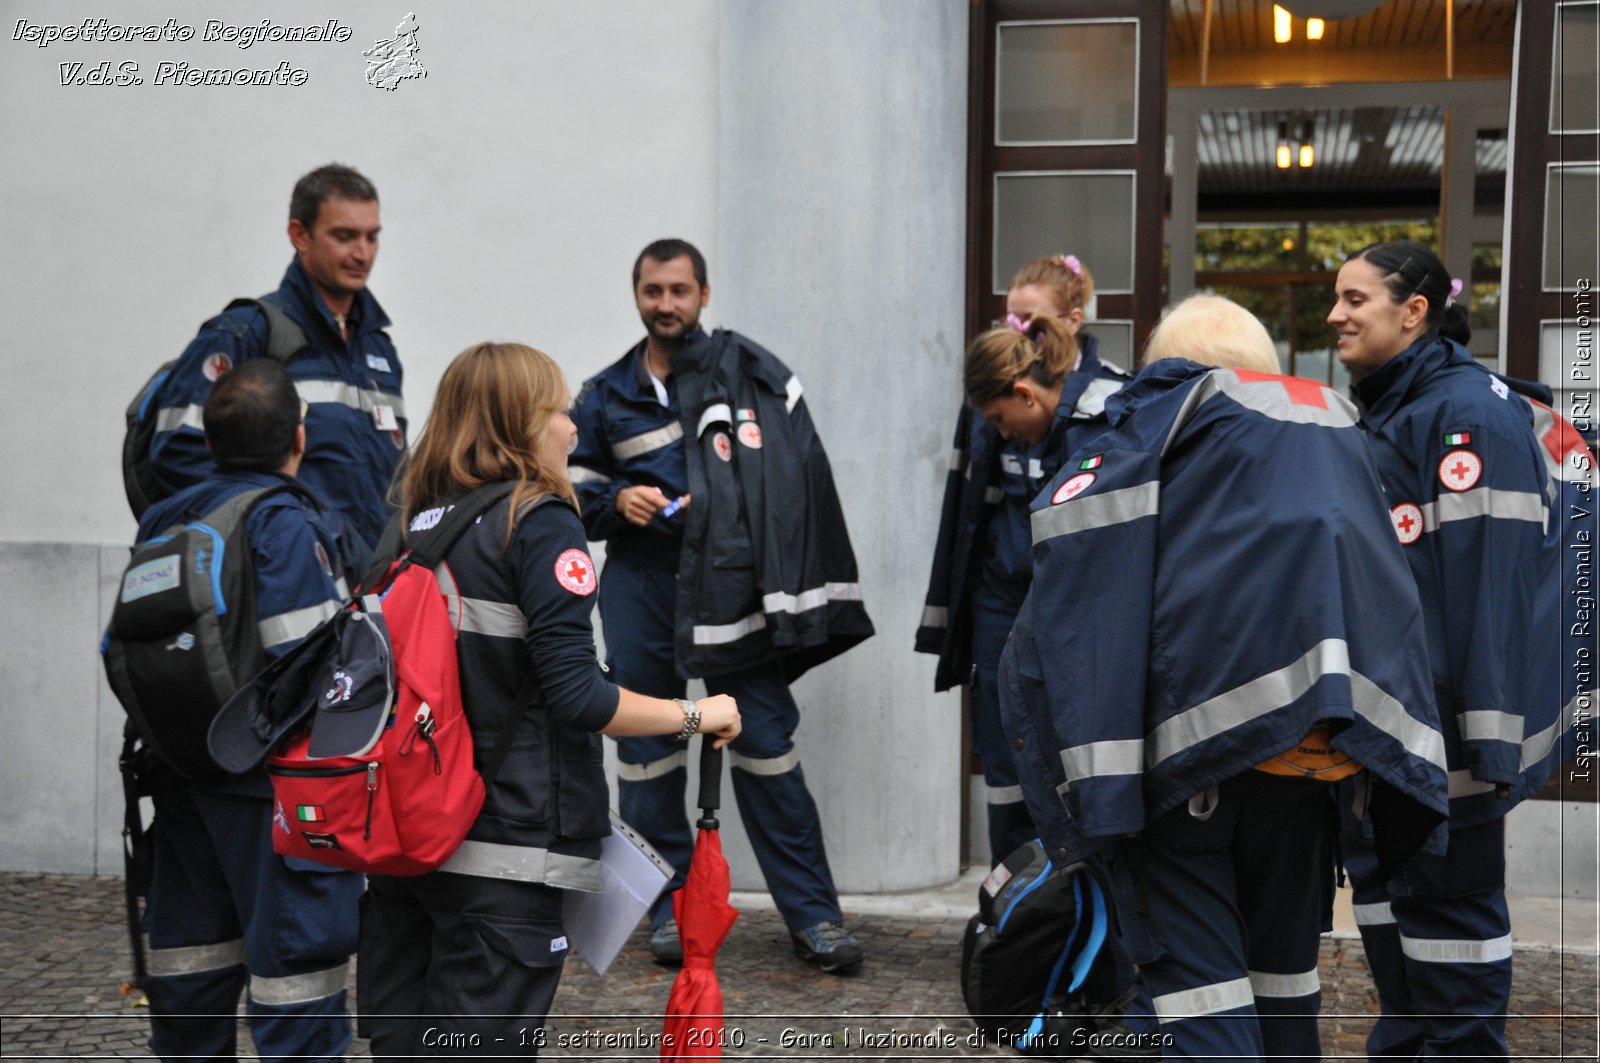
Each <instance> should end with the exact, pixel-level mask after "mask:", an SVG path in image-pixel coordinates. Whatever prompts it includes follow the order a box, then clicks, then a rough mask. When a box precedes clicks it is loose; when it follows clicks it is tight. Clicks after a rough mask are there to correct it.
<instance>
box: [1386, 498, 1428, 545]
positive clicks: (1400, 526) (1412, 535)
mask: <svg viewBox="0 0 1600 1063" xmlns="http://www.w3.org/2000/svg"><path fill="white" fill-rule="evenodd" d="M1389 520H1390V522H1391V523H1393V524H1394V534H1395V538H1397V539H1399V540H1400V545H1401V546H1410V545H1411V544H1412V543H1414V542H1416V541H1417V540H1418V539H1420V538H1422V510H1421V509H1420V508H1418V507H1417V505H1416V504H1415V503H1412V502H1402V503H1400V504H1399V505H1398V506H1395V507H1394V508H1393V509H1391V510H1389Z"/></svg>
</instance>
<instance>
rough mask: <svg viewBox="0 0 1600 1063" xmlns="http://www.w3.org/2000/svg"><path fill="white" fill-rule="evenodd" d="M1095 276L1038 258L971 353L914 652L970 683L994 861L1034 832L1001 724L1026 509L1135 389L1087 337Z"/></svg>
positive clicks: (1024, 582) (1021, 582)
mask: <svg viewBox="0 0 1600 1063" xmlns="http://www.w3.org/2000/svg"><path fill="white" fill-rule="evenodd" d="M1093 296H1094V278H1093V277H1091V276H1090V274H1089V270H1088V269H1087V268H1086V267H1085V266H1084V265H1083V264H1082V263H1081V262H1079V261H1078V259H1077V257H1076V256H1073V255H1057V256H1054V257H1051V258H1041V259H1038V260H1036V261H1033V262H1030V263H1028V264H1027V265H1025V266H1023V267H1022V269H1020V270H1018V271H1017V275H1016V276H1015V277H1013V278H1012V280H1011V290H1010V291H1009V292H1008V293H1007V294H1006V310H1007V315H1006V321H1007V323H1006V324H1005V325H1003V326H1001V327H999V328H995V329H991V330H990V331H988V332H985V333H984V334H983V335H981V336H979V337H977V338H976V339H975V340H974V341H973V342H972V344H971V346H970V347H969V349H968V351H967V355H966V367H965V384H966V400H967V401H966V402H964V403H963V404H962V407H961V412H960V414H959V416H958V423H957V425H956V441H955V448H954V457H953V459H952V462H951V466H950V473H949V477H948V479H947V481H946V487H945V499H944V507H943V514H942V518H941V522H940V528H939V538H938V544H937V546H936V547H935V549H934V561H933V571H932V575H931V577H930V579H929V587H928V598H927V607H926V608H925V610H924V613H923V620H922V625H921V627H920V628H919V629H918V631H917V647H916V648H917V650H918V651H919V652H922V653H937V654H939V658H940V660H939V671H938V676H937V678H936V680H935V689H937V690H944V689H947V688H949V687H951V686H954V685H956V684H958V683H963V682H967V681H968V680H969V677H970V681H971V684H972V685H971V689H970V691H969V701H968V708H969V712H970V714H971V726H972V742H973V746H974V747H975V748H976V750H977V753H978V755H979V756H980V757H981V758H982V760H983V776H984V790H985V795H986V798H987V801H986V804H987V808H988V827H989V832H988V833H989V855H990V859H989V862H990V864H992V865H997V864H999V863H1000V862H1001V861H1002V860H1004V859H1005V858H1006V857H1007V856H1008V855H1010V854H1011V853H1012V852H1013V851H1014V850H1015V849H1017V848H1018V847H1019V846H1021V845H1024V844H1026V843H1027V842H1028V841H1029V840H1030V839H1032V838H1033V837H1034V836H1035V833H1036V831H1035V827H1034V824H1033V822H1032V820H1031V819H1030V818H1029V816H1028V809H1027V806H1026V805H1025V804H1024V803H1023V800H1022V791H1021V789H1020V788H1019V786H1018V784H1017V771H1016V766H1015V764H1014V763H1013V756H1012V749H1011V745H1010V743H1009V742H1007V741H1006V737H1005V734H1004V733H1003V732H1002V731H1001V728H1000V705H999V694H998V691H997V688H996V686H995V673H996V669H997V668H998V667H999V663H1000V651H1001V648H1002V647H1003V646H1004V645H1005V641H1006V636H1007V635H1008V634H1010V633H1011V625H1012V622H1013V621H1015V619H1016V616H1017V610H1018V609H1020V608H1021V607H1022V600H1023V598H1024V597H1025V596H1026V595H1027V593H1028V582H1029V579H1030V577H1031V571H1032V569H1031V565H1030V563H1029V560H1028V557H1029V552H1030V550H1031V549H1032V547H1031V543H1030V541H1029V534H1028V503H1029V502H1031V501H1033V498H1034V496H1035V495H1037V494H1038V493H1039V490H1040V488H1042V487H1043V486H1044V485H1045V484H1046V483H1047V482H1048V481H1049V480H1050V477H1052V476H1054V475H1055V472H1056V469H1058V468H1059V467H1060V465H1061V462H1062V461H1063V460H1064V459H1065V458H1066V457H1067V455H1068V454H1069V453H1070V452H1071V451H1073V450H1074V449H1076V448H1077V447H1079V446H1081V445H1082V443H1083V442H1084V441H1085V440H1086V439H1088V438H1090V437H1091V436H1094V435H1096V434H1098V433H1099V432H1100V431H1102V430H1103V429H1104V428H1105V418H1104V415H1103V411H1104V407H1105V400H1106V398H1107V397H1108V396H1110V395H1112V394H1114V393H1115V392H1116V391H1118V390H1119V389H1120V388H1121V387H1122V386H1123V384H1124V383H1126V382H1127V376H1126V374H1124V373H1123V372H1122V371H1121V370H1120V369H1117V368H1115V367H1113V366H1110V365H1107V364H1105V363H1103V362H1101V361H1100V359H1099V357H1098V355H1097V351H1096V344H1095V340H1094V337H1093V336H1090V335H1088V334H1087V333H1085V332H1083V331H1081V330H1082V327H1083V324H1084V322H1085V320H1086V319H1087V315H1088V312H1089V308H1090V306H1091V304H1092V301H1093Z"/></svg>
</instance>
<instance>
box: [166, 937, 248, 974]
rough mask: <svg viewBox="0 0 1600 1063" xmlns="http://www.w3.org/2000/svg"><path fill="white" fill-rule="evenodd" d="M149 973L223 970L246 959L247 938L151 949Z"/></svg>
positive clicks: (197, 972)
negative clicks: (245, 942) (212, 943)
mask: <svg viewBox="0 0 1600 1063" xmlns="http://www.w3.org/2000/svg"><path fill="white" fill-rule="evenodd" d="M148 951H149V954H150V973H151V974H153V975H155V976H156V977H157V978H171V977H174V976H176V975H180V974H200V973H201V972H203V971H221V970H223V969H225V968H228V967H237V966H238V965H239V964H241V963H243V962H244V938H234V939H233V940H232V941H219V942H217V943H216V944H214V945H185V946H183V947H182V948H176V949H150V950H148Z"/></svg>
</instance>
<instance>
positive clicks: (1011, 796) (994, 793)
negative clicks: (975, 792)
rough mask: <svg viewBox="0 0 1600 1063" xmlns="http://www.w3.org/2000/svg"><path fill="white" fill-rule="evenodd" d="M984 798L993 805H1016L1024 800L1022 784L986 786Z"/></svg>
mask: <svg viewBox="0 0 1600 1063" xmlns="http://www.w3.org/2000/svg"><path fill="white" fill-rule="evenodd" d="M983 799H984V802H985V803H986V804H991V805H1015V804H1019V803H1021V801H1022V787H1020V786H985V787H984V788H983Z"/></svg>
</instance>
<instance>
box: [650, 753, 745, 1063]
mask: <svg viewBox="0 0 1600 1063" xmlns="http://www.w3.org/2000/svg"><path fill="white" fill-rule="evenodd" d="M721 799H722V750H720V749H714V748H712V739H711V737H710V736H709V735H708V736H703V737H702V738H701V739H700V813H701V815H700V821H699V822H698V823H697V824H696V826H698V827H699V828H700V835H699V837H698V838H696V839H695V843H694V857H693V858H692V859H691V860H690V861H689V874H688V876H687V877H686V878H685V881H684V883H683V888H682V889H680V890H678V892H677V894H676V895H675V896H674V897H673V898H672V914H673V916H674V917H675V918H676V919H677V921H678V937H679V939H680V940H681V941H682V942H683V969H682V970H681V971H679V972H678V977H677V979H676V980H675V981H674V982H673V983H672V995H671V996H669V997H668V998H667V1012H666V1019H665V1021H664V1022H663V1023H662V1038H661V1058H662V1059H721V1058H722V1033H723V1020H722V987H721V986H720V985H718V984H717V969H716V960H717V949H718V948H719V947H721V945H722V942H723V939H724V938H726V937H727V936H728V931H729V930H730V929H732V927H733V921H734V920H735V919H737V918H739V913H738V911H737V910H736V909H735V908H734V907H733V905H731V904H729V903H728V890H729V889H730V888H731V884H730V882H729V878H728V861H727V859H726V858H725V857H724V856H723V855H722V835H721V834H720V833H719V831H718V827H719V826H720V824H719V823H718V822H717V817H716V811H717V806H718V805H719V804H720V803H721Z"/></svg>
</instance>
